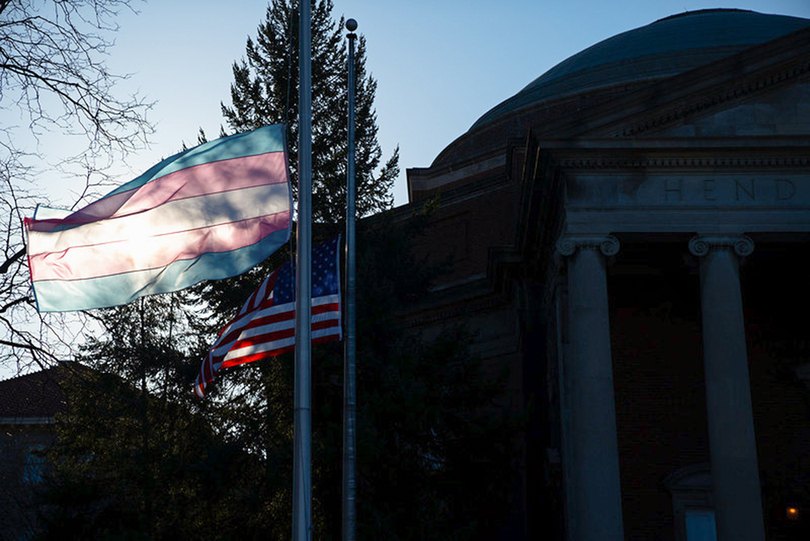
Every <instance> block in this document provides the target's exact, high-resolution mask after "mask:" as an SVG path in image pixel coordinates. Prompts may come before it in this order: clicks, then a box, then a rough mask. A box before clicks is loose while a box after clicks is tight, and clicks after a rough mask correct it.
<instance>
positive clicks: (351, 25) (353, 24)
mask: <svg viewBox="0 0 810 541" xmlns="http://www.w3.org/2000/svg"><path fill="white" fill-rule="evenodd" d="M346 30H348V31H349V32H354V31H355V30H357V21H355V20H354V19H349V20H347V21H346Z"/></svg>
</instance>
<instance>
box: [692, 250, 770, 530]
mask: <svg viewBox="0 0 810 541" xmlns="http://www.w3.org/2000/svg"><path fill="white" fill-rule="evenodd" d="M689 251H690V252H691V253H692V254H694V255H696V256H699V257H700V297H701V310H702V315H703V362H704V365H705V371H706V409H707V415H708V425H709V452H710V455H711V466H712V479H713V483H714V502H715V519H716V525H717V539H718V540H719V541H755V540H756V541H763V540H764V539H765V527H764V522H763V518H762V499H761V493H760V485H759V465H758V461H757V445H756V440H755V437H754V415H753V410H752V407H751V384H750V381H749V378H748V354H747V351H746V344H745V324H744V321H743V308H742V295H741V292H740V272H739V262H738V256H747V255H750V254H751V253H752V252H753V251H754V243H753V242H752V241H751V239H750V238H748V237H746V236H738V237H702V236H698V237H694V238H692V240H690V241H689Z"/></svg>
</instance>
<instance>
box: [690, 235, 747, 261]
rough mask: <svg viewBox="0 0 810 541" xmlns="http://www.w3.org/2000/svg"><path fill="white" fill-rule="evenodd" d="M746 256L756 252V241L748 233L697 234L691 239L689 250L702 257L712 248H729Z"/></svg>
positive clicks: (739, 254) (741, 255)
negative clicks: (723, 234)
mask: <svg viewBox="0 0 810 541" xmlns="http://www.w3.org/2000/svg"><path fill="white" fill-rule="evenodd" d="M729 249H733V250H734V252H735V253H736V254H737V255H738V256H740V257H745V256H749V255H751V254H752V253H754V241H753V240H751V237H749V236H747V235H726V236H704V235H697V236H695V237H692V238H691V239H690V240H689V252H690V253H691V254H692V255H695V256H698V257H702V256H704V255H706V254H708V253H709V251H711V250H729Z"/></svg>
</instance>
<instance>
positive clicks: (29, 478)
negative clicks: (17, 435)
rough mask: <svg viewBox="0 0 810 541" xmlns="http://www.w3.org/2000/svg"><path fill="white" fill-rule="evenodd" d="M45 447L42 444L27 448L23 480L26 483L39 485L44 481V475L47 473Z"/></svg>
mask: <svg viewBox="0 0 810 541" xmlns="http://www.w3.org/2000/svg"><path fill="white" fill-rule="evenodd" d="M44 449H45V447H44V446H42V445H32V446H31V447H27V448H26V449H25V455H24V457H25V463H24V465H23V482H24V483H25V484H26V485H38V484H39V483H41V482H42V475H43V474H44V473H45V454H44V453H43V451H44Z"/></svg>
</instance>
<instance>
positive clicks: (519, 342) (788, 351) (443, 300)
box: [395, 10, 810, 541]
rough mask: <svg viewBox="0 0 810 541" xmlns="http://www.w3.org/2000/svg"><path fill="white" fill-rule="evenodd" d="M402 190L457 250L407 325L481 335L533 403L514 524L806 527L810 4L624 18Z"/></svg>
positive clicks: (578, 528)
mask: <svg viewBox="0 0 810 541" xmlns="http://www.w3.org/2000/svg"><path fill="white" fill-rule="evenodd" d="M408 187H409V197H410V201H411V202H410V204H409V205H406V206H404V207H401V208H399V209H397V210H396V211H395V212H396V213H398V216H399V217H400V218H401V219H407V218H408V216H409V214H410V213H413V212H415V211H416V209H417V208H420V207H421V206H422V205H423V204H424V203H425V202H426V201H428V200H431V201H432V200H435V201H437V204H436V210H435V211H434V212H433V214H432V215H431V223H430V227H429V228H428V231H427V233H426V235H425V237H424V238H423V239H420V240H419V241H418V246H417V249H418V250H419V251H420V252H421V253H422V254H424V255H425V256H427V257H428V258H429V259H430V258H433V260H435V261H443V260H446V259H447V258H450V259H451V261H452V264H451V268H450V272H449V273H448V274H447V275H445V276H444V277H443V278H442V280H440V281H439V282H437V283H436V284H435V285H434V288H433V291H432V294H431V295H430V296H429V297H428V298H427V299H425V300H424V301H422V302H420V303H419V304H415V305H413V306H411V307H410V308H409V309H408V311H407V313H406V314H405V316H404V321H405V323H406V325H407V326H409V327H410V328H412V329H415V330H418V331H422V332H437V331H438V330H439V329H441V328H442V327H443V326H445V325H450V324H454V323H457V322H464V323H465V324H467V325H468V326H469V327H471V328H472V329H473V330H475V331H477V336H478V339H477V341H476V343H475V344H474V349H475V351H476V352H477V353H478V354H479V355H481V356H482V357H484V358H485V359H486V360H487V362H489V363H493V364H496V365H505V366H509V367H510V372H509V374H510V377H509V383H508V386H509V388H508V392H507V393H506V394H505V396H506V398H505V403H504V407H509V408H512V409H514V410H515V411H521V412H524V413H526V414H527V416H528V419H529V422H528V427H527V430H526V433H525V437H524V441H523V443H522V449H523V465H522V467H521V468H519V470H520V471H517V472H516V475H515V486H516V493H517V494H519V496H518V497H516V504H515V512H514V513H513V516H512V517H511V518H510V520H509V522H508V524H505V525H504V527H503V531H504V537H505V538H510V539H516V538H525V539H543V538H557V539H570V540H620V539H634V540H635V539H649V540H673V541H676V540H677V541H683V540H687V541H692V540H694V539H719V540H721V541H728V540H734V541H738V540H749V539H750V540H763V539H795V538H808V537H807V536H808V535H810V534H808V532H810V528H808V524H810V520H809V519H808V516H807V515H808V514H810V390H809V389H808V386H807V382H808V377H810V344H809V343H808V338H807V337H808V329H809V328H810V316H808V314H807V306H808V304H809V303H810V285H809V284H808V280H807V279H806V278H805V277H804V276H805V275H806V274H807V273H806V271H804V270H803V269H804V260H805V255H806V253H807V249H808V247H809V246H810V244H808V239H810V20H806V19H799V18H794V17H785V16H779V15H764V14H760V13H755V12H750V11H741V10H706V11H698V12H689V13H685V14H681V15H677V16H673V17H669V18H666V19H662V20H659V21H656V22H654V23H652V24H650V25H648V26H645V27H642V28H638V29H635V30H631V31H629V32H625V33H623V34H619V35H617V36H614V37H613V38H610V39H608V40H605V41H603V42H601V43H598V44H596V45H594V46H593V47H590V48H589V49H586V50H585V51H582V52H581V53H579V54H577V55H574V56H573V57H571V58H569V59H568V60H566V61H564V62H562V63H561V64H559V65H558V66H556V67H555V68H553V69H551V70H550V71H548V72H547V73H545V74H543V75H542V76H540V77H539V78H538V79H536V80H535V81H533V82H532V83H531V84H529V85H528V86H527V87H526V88H524V89H523V90H522V91H521V92H519V93H518V94H516V95H515V96H513V97H512V98H510V99H508V100H506V101H505V102H503V103H502V104H500V105H498V106H496V107H495V108H493V109H492V110H491V111H489V112H488V113H487V114H485V115H484V116H483V117H481V118H480V119H479V120H478V121H477V122H476V123H475V124H474V125H473V126H472V127H471V128H470V130H469V131H468V132H467V133H465V134H463V135H462V136H461V137H459V138H458V139H457V140H456V141H454V142H452V143H451V144H450V145H449V146H448V147H447V148H446V149H445V150H444V151H443V152H442V153H441V154H440V155H439V156H438V157H437V158H436V160H435V161H434V162H433V164H432V165H431V166H430V167H426V168H415V169H409V170H408ZM712 536H715V537H712ZM797 536H798V537H797Z"/></svg>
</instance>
